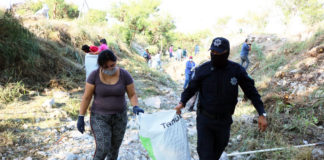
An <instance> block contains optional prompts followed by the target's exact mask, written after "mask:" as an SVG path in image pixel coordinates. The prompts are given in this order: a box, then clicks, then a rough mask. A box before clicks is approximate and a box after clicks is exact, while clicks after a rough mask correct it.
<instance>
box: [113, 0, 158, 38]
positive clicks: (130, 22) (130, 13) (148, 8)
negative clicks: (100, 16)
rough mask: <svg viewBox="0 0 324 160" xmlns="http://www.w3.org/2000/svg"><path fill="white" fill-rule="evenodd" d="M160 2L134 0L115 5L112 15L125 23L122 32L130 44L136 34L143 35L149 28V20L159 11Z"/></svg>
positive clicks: (154, 0)
mask: <svg viewBox="0 0 324 160" xmlns="http://www.w3.org/2000/svg"><path fill="white" fill-rule="evenodd" d="M160 3H161V2H160V1H159V0H132V1H129V2H119V3H114V4H113V7H112V9H111V11H110V14H111V15H112V16H113V17H115V18H116V19H118V20H119V21H121V22H123V27H122V28H121V31H122V32H123V35H124V39H125V41H126V42H128V43H129V44H130V43H131V41H132V40H133V39H134V37H135V34H138V33H142V32H143V31H144V30H145V29H147V27H148V24H149V23H148V18H149V17H150V16H151V15H153V13H155V12H157V11H158V6H159V5H160Z"/></svg>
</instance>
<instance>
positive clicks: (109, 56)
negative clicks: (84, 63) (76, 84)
mask: <svg viewBox="0 0 324 160" xmlns="http://www.w3.org/2000/svg"><path fill="white" fill-rule="evenodd" d="M108 61H113V62H116V61H117V57H116V56H115V54H114V53H113V52H112V51H111V50H109V49H107V50H104V51H102V52H100V54H99V56H98V65H99V66H100V67H103V66H104V65H105V64H106V63H107V62H108Z"/></svg>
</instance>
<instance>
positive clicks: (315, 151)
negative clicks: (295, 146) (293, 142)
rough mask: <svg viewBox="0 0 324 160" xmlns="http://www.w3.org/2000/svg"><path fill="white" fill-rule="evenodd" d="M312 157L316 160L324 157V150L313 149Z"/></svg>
mask: <svg viewBox="0 0 324 160" xmlns="http://www.w3.org/2000/svg"><path fill="white" fill-rule="evenodd" d="M312 157H313V159H314V160H321V159H324V151H323V150H322V149H321V148H315V149H313V151H312Z"/></svg>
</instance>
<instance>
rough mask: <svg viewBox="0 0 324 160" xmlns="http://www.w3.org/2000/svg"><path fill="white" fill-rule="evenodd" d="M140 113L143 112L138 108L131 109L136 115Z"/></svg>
mask: <svg viewBox="0 0 324 160" xmlns="http://www.w3.org/2000/svg"><path fill="white" fill-rule="evenodd" d="M140 112H142V113H144V110H143V109H142V108H140V107H138V106H134V107H133V113H134V114H136V115H138V114H139V113H140Z"/></svg>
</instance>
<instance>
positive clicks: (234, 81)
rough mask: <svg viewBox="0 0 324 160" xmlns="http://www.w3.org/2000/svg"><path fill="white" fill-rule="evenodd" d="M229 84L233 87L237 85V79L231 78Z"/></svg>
mask: <svg viewBox="0 0 324 160" xmlns="http://www.w3.org/2000/svg"><path fill="white" fill-rule="evenodd" d="M231 84H232V85H233V86H235V85H236V84H237V79H236V77H232V78H231Z"/></svg>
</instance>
